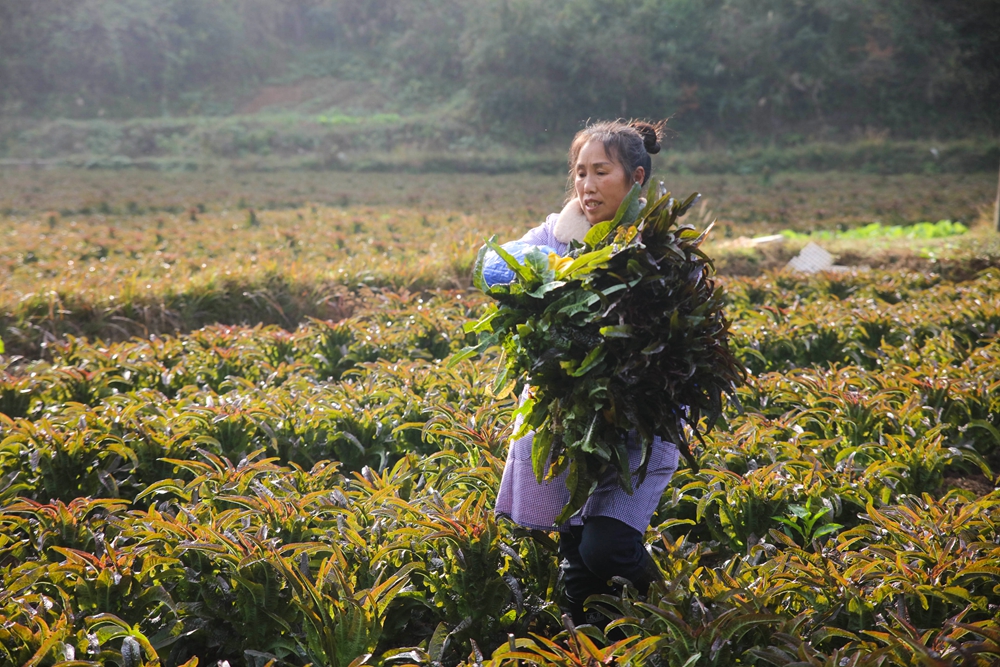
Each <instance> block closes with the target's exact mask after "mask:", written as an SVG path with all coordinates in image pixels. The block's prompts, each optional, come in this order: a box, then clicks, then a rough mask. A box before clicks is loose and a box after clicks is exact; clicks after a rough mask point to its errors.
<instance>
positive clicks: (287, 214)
mask: <svg viewBox="0 0 1000 667" xmlns="http://www.w3.org/2000/svg"><path fill="white" fill-rule="evenodd" d="M2 176H3V188H2V190H0V225H2V227H0V229H2V230H3V231H2V232H0V284H2V286H3V290H2V295H0V320H2V325H3V327H4V329H6V331H5V332H4V333H2V334H0V335H2V336H3V337H4V339H5V340H7V342H8V344H9V345H10V344H14V348H15V349H35V348H36V346H37V345H38V344H39V343H40V341H42V340H44V339H46V338H49V337H51V336H59V335H61V334H62V333H75V334H78V335H80V334H85V335H91V336H93V335H100V336H112V337H115V338H119V337H122V336H127V335H135V334H145V333H150V332H169V331H174V330H189V329H191V328H196V327H198V326H203V325H204V324H207V323H211V322H229V323H238V322H244V321H261V322H266V323H272V324H280V325H282V326H294V325H295V324H296V323H298V322H300V321H301V320H302V318H304V317H306V316H316V317H332V316H335V315H337V314H338V313H340V314H342V313H343V312H346V311H345V308H346V309H347V310H348V311H349V310H350V306H349V305H348V303H349V302H350V301H351V299H352V298H353V297H350V298H349V297H348V296H345V295H349V294H354V293H356V292H357V290H358V289H360V288H362V287H364V288H379V287H388V288H391V289H396V290H398V289H406V290H423V289H436V288H465V287H468V286H469V272H470V269H471V264H472V260H473V257H474V256H475V252H476V249H477V248H478V247H479V246H481V245H482V243H483V240H484V239H486V238H488V237H490V236H492V235H494V234H495V235H497V237H498V238H500V239H510V238H516V237H517V236H520V235H521V234H522V233H523V232H524V231H525V230H527V229H528V228H530V227H531V226H533V225H535V224H538V223H539V222H540V221H541V220H542V219H543V218H544V216H545V215H546V214H547V213H549V212H551V211H553V210H558V208H559V207H560V205H561V203H562V200H563V196H564V192H565V190H564V188H565V179H564V178H562V177H560V176H540V175H530V174H518V175H497V176H483V175H462V174H452V175H402V174H390V175H376V174H350V173H342V172H275V173H239V172H231V171H210V172H204V173H157V172H148V171H133V170H128V171H120V172H115V171H85V170H45V169H13V170H6V171H4V172H3V174H2ZM664 178H665V181H666V184H667V186H668V187H669V188H670V189H671V190H672V191H674V192H676V193H681V194H684V195H686V194H688V193H690V192H693V191H700V192H702V193H703V195H704V199H703V202H702V204H701V205H700V206H698V207H696V209H695V210H694V212H693V214H692V215H690V216H689V217H690V221H691V222H692V223H693V224H695V225H696V226H699V227H702V226H705V225H707V224H708V223H709V222H710V221H711V220H713V219H717V226H716V231H715V233H714V234H713V236H712V237H711V240H710V243H709V245H708V250H709V252H710V254H711V255H712V256H713V257H715V258H716V259H717V263H718V266H719V269H720V271H721V272H723V273H731V274H733V273H735V274H750V275H753V274H757V273H760V272H761V271H764V270H768V269H773V268H778V267H780V266H783V265H784V263H785V262H787V260H788V259H789V257H790V256H792V255H793V254H794V253H795V252H797V251H798V248H800V247H801V246H802V245H804V243H805V242H804V241H793V242H789V243H786V244H782V245H780V246H777V247H770V248H768V249H764V250H761V249H757V248H754V247H750V246H748V245H747V243H746V238H747V237H751V236H754V235H758V234H770V233H774V232H776V231H779V230H782V229H793V230H797V231H811V230H815V229H837V228H843V227H854V226H857V225H861V224H867V223H870V222H872V221H875V220H879V221H882V222H884V223H886V224H890V223H891V224H909V223H915V222H919V221H936V220H939V219H944V218H947V219H952V220H956V221H963V222H965V223H966V224H970V225H974V224H975V223H976V221H977V220H980V219H985V217H986V212H987V209H988V207H989V204H990V202H991V199H992V195H993V188H994V187H995V185H994V180H993V176H992V175H962V174H954V175H937V176H917V175H902V176H870V175H861V174H837V173H834V174H793V173H779V174H776V175H773V176H771V177H770V178H769V179H766V180H764V179H761V178H760V177H752V176H733V175H707V176H706V175H703V176H677V175H668V176H666V177H664ZM826 245H828V246H829V247H830V249H831V250H833V251H834V252H836V253H837V254H838V255H840V256H842V257H843V258H845V260H846V261H847V262H848V263H853V264H858V265H868V266H887V267H892V266H908V267H910V268H934V265H933V262H936V261H938V260H948V259H949V258H951V257H957V258H959V260H960V261H961V262H967V261H968V259H969V258H970V257H973V258H975V257H986V258H987V260H986V261H987V262H992V261H993V260H990V259H988V258H989V257H996V256H998V255H1000V248H998V245H1000V244H998V242H997V239H996V235H994V234H992V233H991V232H989V230H985V229H984V228H983V225H980V227H979V229H978V230H977V229H974V230H973V232H972V233H970V234H967V235H966V236H964V237H954V238H952V239H935V240H933V241H919V242H914V241H910V242H907V241H901V240H897V239H892V240H886V241H883V242H880V241H878V240H869V241H865V242H864V243H858V242H846V243H844V242H833V243H829V244H826ZM977 261H979V260H977ZM928 262H931V263H930V264H929V263H928ZM977 266H978V264H977ZM973 268H974V267H973ZM331 304H334V305H331ZM11 328H12V329H11ZM18 341H21V342H20V343H18Z"/></svg>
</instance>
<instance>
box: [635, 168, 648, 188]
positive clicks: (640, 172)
mask: <svg viewBox="0 0 1000 667" xmlns="http://www.w3.org/2000/svg"><path fill="white" fill-rule="evenodd" d="M645 180H646V169H645V168H644V167H636V169H635V171H634V172H632V182H633V183H638V184H639V185H642V184H643V182H644V181H645Z"/></svg>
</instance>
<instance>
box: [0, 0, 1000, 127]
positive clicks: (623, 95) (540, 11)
mask: <svg viewBox="0 0 1000 667" xmlns="http://www.w3.org/2000/svg"><path fill="white" fill-rule="evenodd" d="M998 17H1000V14H998V13H997V12H996V11H995V3H993V2H991V0H970V1H968V2H963V3H961V4H960V5H958V4H954V3H945V2H939V1H936V0H767V1H766V2H759V1H756V0H726V1H723V0H711V1H709V2H701V1H698V2H695V1H692V0H643V1H642V2H625V1H624V0H603V1H596V0H504V1H503V2H492V1H490V2H485V1H482V2H464V1H460V0H406V1H405V2H403V1H401V0H290V1H288V2H281V3H276V2H271V1H270V0H239V1H238V2H229V1H225V0H205V1H203V2H197V3H194V2H190V1H189V0H162V1H154V0H114V1H112V0H70V1H69V2H65V1H63V0H36V1H35V2H31V3H17V2H3V3H0V111H2V113H3V115H4V116H7V117H22V118H24V117H29V116H30V117H37V116H39V115H43V116H47V117H68V118H76V119H88V118H90V119H93V118H125V117H135V116H146V117H148V116H166V115H169V116H177V115H181V116H189V115H193V116H206V115H208V116H211V115H227V114H232V113H237V112H257V111H260V110H261V109H266V108H269V107H271V108H273V107H277V108H283V109H285V110H288V109H289V108H295V109H296V110H301V111H305V112H307V113H312V114H316V115H323V116H325V117H326V118H327V119H328V120H329V121H330V122H331V123H334V124H336V123H338V122H351V119H352V118H353V119H357V118H360V117H365V118H370V117H371V116H372V115H373V114H383V115H382V119H383V120H392V119H393V118H396V117H403V118H411V117H414V116H419V115H420V114H430V115H431V117H432V118H433V119H434V122H431V123H428V122H426V119H425V122H423V123H417V125H418V126H419V127H428V126H432V127H437V126H438V122H439V121H441V119H451V121H452V122H458V123H465V124H470V125H472V126H474V127H475V128H476V129H477V130H478V131H479V132H480V133H482V132H485V133H486V134H487V135H489V136H491V137H493V138H497V137H502V138H503V139H504V141H507V142H513V143H514V144H520V145H522V146H536V145H537V144H538V143H539V142H541V143H545V142H547V141H549V140H550V138H556V139H558V140H559V142H561V141H562V139H563V137H564V136H565V134H566V133H568V132H571V131H572V130H573V129H575V128H576V127H577V125H578V123H579V122H580V121H582V120H584V119H586V118H588V117H614V116H649V117H664V116H672V117H673V123H674V125H675V127H676V129H677V130H678V132H679V140H680V141H682V142H686V144H687V145H689V146H690V145H701V146H703V147H710V146H711V145H713V143H714V142H716V141H720V140H722V141H726V142H734V141H735V142H740V141H759V140H761V139H764V140H768V141H771V140H779V141H781V142H785V143H793V144H794V143H796V142H797V141H801V140H803V139H805V138H822V137H825V136H837V137H844V136H849V135H851V134H852V133H853V135H854V136H866V133H867V136H873V133H874V135H884V133H889V134H891V136H894V137H901V138H907V137H928V136H933V137H936V138H938V139H948V138H955V137H963V136H970V135H975V134H983V133H994V134H995V133H996V132H997V130H998V125H997V123H998V122H1000V121H998V119H997V115H996V114H995V113H994V111H995V109H996V108H997V105H998V104H1000V67H998V65H997V60H996V58H995V57H994V56H995V53H996V47H997V41H998V39H1000V38H998V37H997V35H1000V25H998V21H1000V18H998ZM140 134H141V133H140ZM472 136H475V133H473V135H472ZM557 143H558V142H557Z"/></svg>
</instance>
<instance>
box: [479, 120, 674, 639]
mask: <svg viewBox="0 0 1000 667" xmlns="http://www.w3.org/2000/svg"><path fill="white" fill-rule="evenodd" d="M661 129H662V124H661V125H659V126H654V125H650V124H649V123H637V122H633V123H624V122H621V121H613V122H603V123H598V124H594V125H591V126H589V127H587V128H585V129H584V130H581V131H580V132H579V133H577V135H576V137H574V139H573V143H572V144H571V145H570V151H569V167H570V179H571V181H572V184H573V189H572V193H573V195H575V196H573V197H572V198H571V199H570V201H569V203H567V204H566V205H565V207H563V210H562V211H561V212H560V213H558V214H553V215H550V216H548V218H546V220H545V222H544V223H542V224H541V225H540V226H538V227H536V228H535V229H532V230H531V231H529V232H528V233H527V234H525V235H524V237H522V238H521V241H522V242H524V243H527V244H531V245H539V246H549V247H550V248H552V249H554V250H555V251H556V252H558V253H559V254H565V253H566V251H567V250H568V248H569V244H570V242H571V241H573V240H576V241H581V240H582V239H583V237H584V235H585V234H586V233H587V231H588V230H589V229H590V227H591V225H594V224H597V223H598V222H602V221H604V220H611V219H612V218H614V216H615V212H616V211H617V210H618V207H619V205H620V204H621V202H622V200H623V199H624V198H625V196H626V195H627V194H628V193H629V191H630V190H631V189H632V186H633V185H634V184H636V183H638V184H640V185H645V184H646V183H647V182H648V181H649V178H650V175H651V171H652V161H651V160H650V155H651V154H655V153H658V152H659V150H660V131H661ZM519 419H520V418H519ZM519 426H520V423H519V422H518V423H517V424H516V427H519ZM532 438H533V432H529V433H528V434H526V435H524V436H523V437H521V438H519V439H518V440H515V441H514V442H512V443H511V446H510V450H509V452H508V455H507V463H506V466H505V467H504V472H503V478H502V480H501V482H500V491H499V493H498V494H497V506H496V512H497V514H498V515H501V516H505V517H508V518H510V519H512V520H513V521H514V522H515V523H518V524H520V525H522V526H525V527H527V528H533V529H540V530H551V529H552V528H554V527H555V526H554V525H553V524H554V521H555V518H556V516H557V515H558V514H559V512H560V511H561V510H562V508H563V506H564V505H565V504H566V503H567V502H568V500H569V493H568V491H567V489H566V485H565V474H564V475H563V476H560V477H558V478H556V479H553V480H551V481H548V482H545V483H543V484H538V482H537V481H536V479H535V475H534V472H533V471H532V467H531V446H532ZM627 449H628V454H629V464H630V466H631V469H632V470H633V471H635V470H636V469H637V468H638V467H639V463H640V459H641V448H640V446H639V443H638V442H636V439H635V434H634V433H633V434H630V435H629V438H628V443H627ZM677 458H678V452H677V447H676V446H675V445H674V444H672V443H669V442H665V441H663V440H660V439H659V438H655V439H654V441H653V447H652V452H651V454H650V461H649V466H648V468H647V474H646V477H645V478H644V479H643V480H642V482H641V483H640V482H639V479H638V476H636V475H633V479H632V484H633V486H634V488H635V490H634V493H633V494H632V495H629V494H627V493H626V492H625V491H624V490H623V489H622V488H621V487H620V485H619V483H618V480H617V477H616V474H615V472H614V470H613V469H609V470H608V471H607V472H606V474H605V475H604V477H603V478H602V479H601V480H600V482H599V483H598V486H597V488H596V489H595V490H594V492H593V493H592V494H591V496H590V498H589V499H588V500H587V502H586V504H585V505H584V507H583V509H582V510H581V511H580V512H579V513H578V514H576V515H575V516H573V518H572V519H570V521H569V523H568V524H564V525H562V526H558V530H559V555H560V557H561V559H562V568H563V582H564V585H565V591H566V599H567V602H568V607H569V612H570V615H571V617H572V619H573V622H574V623H576V624H581V623H595V624H600V623H603V622H605V620H606V619H604V618H603V617H602V616H601V614H599V613H586V612H585V611H584V607H583V605H584V601H585V600H586V599H587V598H588V597H589V596H591V595H595V594H599V593H612V594H617V593H619V592H620V586H617V585H615V584H614V583H613V582H612V581H611V579H612V578H613V577H621V578H623V579H626V580H628V581H630V582H631V583H632V585H633V586H634V587H635V588H636V589H637V590H638V592H639V593H640V594H645V593H646V590H647V589H648V588H649V585H650V583H652V582H653V581H655V580H657V579H659V578H660V572H659V569H658V568H657V567H656V564H655V563H654V562H653V559H652V558H651V557H650V555H649V553H648V552H647V551H646V548H645V542H644V539H643V536H644V534H645V531H646V528H648V527H649V521H650V519H651V518H652V516H653V512H654V511H655V510H656V506H657V503H658V502H659V499H660V496H661V495H662V494H663V491H664V489H665V488H666V486H667V484H668V483H669V481H670V478H671V477H672V476H673V473H674V471H675V470H676V469H677Z"/></svg>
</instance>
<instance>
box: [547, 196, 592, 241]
mask: <svg viewBox="0 0 1000 667" xmlns="http://www.w3.org/2000/svg"><path fill="white" fill-rule="evenodd" d="M589 231H590V222H589V221H588V220H587V216H585V215H584V214H583V206H581V205H580V200H579V199H578V198H577V199H572V200H570V202H569V203H568V204H566V205H565V206H563V210H562V211H560V212H559V218H558V219H557V220H556V225H555V227H553V229H552V233H553V234H554V235H555V237H556V240H557V241H559V242H560V243H569V242H570V241H579V242H580V243H583V237H584V236H586V235H587V232H589Z"/></svg>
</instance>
